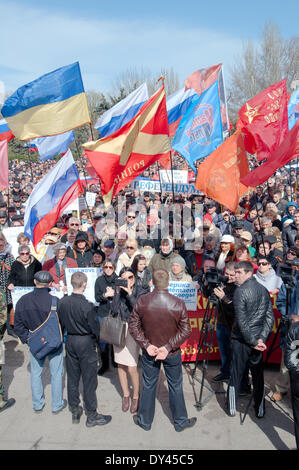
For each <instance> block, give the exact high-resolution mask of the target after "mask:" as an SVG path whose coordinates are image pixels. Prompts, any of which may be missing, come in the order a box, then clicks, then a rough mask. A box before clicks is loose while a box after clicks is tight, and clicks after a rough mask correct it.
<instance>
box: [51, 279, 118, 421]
mask: <svg viewBox="0 0 299 470" xmlns="http://www.w3.org/2000/svg"><path fill="white" fill-rule="evenodd" d="M71 284H72V286H73V293H72V294H71V295H70V296H65V297H64V298H63V299H61V300H60V301H59V303H58V309H57V311H58V316H59V320H60V323H61V327H62V330H63V331H64V332H66V372H67V394H68V403H69V409H70V411H71V413H72V421H73V423H79V421H80V417H81V415H82V413H83V409H82V407H81V406H80V396H79V381H80V377H81V376H82V382H83V401H84V407H85V413H86V415H87V420H86V426H87V427H93V426H101V425H104V424H107V423H109V422H110V421H111V416H109V415H106V416H105V415H102V414H99V413H97V396H96V390H97V385H98V376H97V371H98V367H97V361H98V357H97V351H96V341H98V339H99V322H98V319H97V312H96V310H95V309H94V307H93V304H92V303H90V302H89V301H88V300H87V299H86V298H85V297H84V295H83V292H84V291H85V288H86V285H87V276H86V274H84V273H82V272H79V271H78V272H76V273H74V274H73V275H72V277H71Z"/></svg>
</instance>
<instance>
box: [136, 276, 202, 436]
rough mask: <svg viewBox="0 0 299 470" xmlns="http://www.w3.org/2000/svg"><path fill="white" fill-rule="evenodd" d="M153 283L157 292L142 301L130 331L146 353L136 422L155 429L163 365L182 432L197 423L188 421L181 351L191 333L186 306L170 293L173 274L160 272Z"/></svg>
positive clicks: (191, 420) (140, 299) (176, 428)
mask: <svg viewBox="0 0 299 470" xmlns="http://www.w3.org/2000/svg"><path fill="white" fill-rule="evenodd" d="M152 280H153V284H154V287H155V289H154V291H153V292H151V293H149V294H145V295H142V296H140V297H139V299H138V300H137V302H136V304H135V307H134V309H133V312H132V313H131V316H130V320H129V331H130V333H131V335H132V336H133V338H134V339H135V341H136V342H137V343H138V344H139V346H140V347H141V348H142V350H143V351H142V380H143V390H142V394H141V398H140V404H139V410H138V415H135V416H133V419H134V422H135V424H137V425H138V426H140V427H141V428H143V429H144V430H146V431H149V430H150V429H151V425H152V421H153V419H154V414H155V399H156V388H157V383H158V379H159V374H160V368H161V363H163V366H164V370H165V375H166V378H167V382H168V388H169V405H170V409H171V413H172V417H173V421H174V428H175V430H176V431H178V432H180V431H183V430H184V429H186V428H189V427H192V426H194V424H195V423H196V419H197V418H190V419H188V416H187V410H186V405H185V399H184V394H183V374H182V360H181V350H180V346H181V344H183V343H184V341H186V339H187V338H189V336H190V333H191V329H190V324H189V319H188V315H187V310H186V306H185V303H184V302H183V301H182V300H180V299H179V298H177V297H175V296H174V295H171V294H169V293H168V284H169V273H168V272H167V271H166V270H165V269H157V270H155V271H154V272H153V277H152Z"/></svg>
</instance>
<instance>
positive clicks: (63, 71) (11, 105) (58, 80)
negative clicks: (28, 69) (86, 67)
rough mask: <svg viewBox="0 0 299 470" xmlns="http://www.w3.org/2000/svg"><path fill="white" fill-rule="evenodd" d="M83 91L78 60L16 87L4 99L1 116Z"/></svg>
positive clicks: (59, 99) (10, 114)
mask: <svg viewBox="0 0 299 470" xmlns="http://www.w3.org/2000/svg"><path fill="white" fill-rule="evenodd" d="M83 92H84V87H83V82H82V77H81V72H80V66H79V62H75V63H74V64H71V65H66V66H65V67H61V68H59V69H57V70H54V71H53V72H50V73H47V74H46V75H43V76H42V77H40V78H37V79H36V80H34V81H33V82H30V83H27V84H26V85H24V86H22V87H20V88H18V89H17V90H16V91H15V92H14V93H13V94H12V95H11V96H10V97H9V98H7V100H6V101H5V103H4V105H3V107H2V109H1V113H2V116H3V117H11V116H15V115H16V114H18V113H21V112H22V111H25V110H26V109H30V108H33V107H34V106H40V105H44V104H49V103H56V102H59V101H64V100H66V99H68V98H71V97H72V96H75V95H78V94H79V93H83Z"/></svg>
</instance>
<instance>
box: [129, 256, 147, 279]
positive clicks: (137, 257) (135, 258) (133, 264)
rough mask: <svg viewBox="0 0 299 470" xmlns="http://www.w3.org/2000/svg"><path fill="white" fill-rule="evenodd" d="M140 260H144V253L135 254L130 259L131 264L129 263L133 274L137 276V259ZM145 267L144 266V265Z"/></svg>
mask: <svg viewBox="0 0 299 470" xmlns="http://www.w3.org/2000/svg"><path fill="white" fill-rule="evenodd" d="M140 260H142V261H146V258H145V256H144V255H142V254H140V255H136V256H135V257H134V259H133V261H132V264H131V269H132V271H133V273H134V276H137V272H138V263H139V261H140ZM145 267H146V266H145Z"/></svg>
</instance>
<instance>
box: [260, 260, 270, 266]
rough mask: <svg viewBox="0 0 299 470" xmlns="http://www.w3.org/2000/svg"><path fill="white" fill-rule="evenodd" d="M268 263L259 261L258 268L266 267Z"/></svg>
mask: <svg viewBox="0 0 299 470" xmlns="http://www.w3.org/2000/svg"><path fill="white" fill-rule="evenodd" d="M268 264H269V263H266V262H265V261H261V262H260V263H257V265H258V266H267V265H268Z"/></svg>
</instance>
